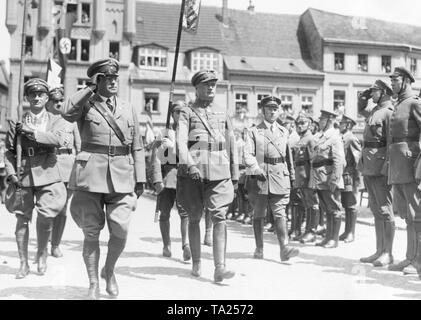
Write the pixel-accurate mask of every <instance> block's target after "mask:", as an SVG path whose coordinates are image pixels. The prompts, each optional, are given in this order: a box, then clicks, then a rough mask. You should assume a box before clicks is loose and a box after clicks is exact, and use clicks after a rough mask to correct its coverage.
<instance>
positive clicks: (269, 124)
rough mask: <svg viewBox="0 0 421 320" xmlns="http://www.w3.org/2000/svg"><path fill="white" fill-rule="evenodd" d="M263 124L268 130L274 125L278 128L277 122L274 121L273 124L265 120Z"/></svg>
mask: <svg viewBox="0 0 421 320" xmlns="http://www.w3.org/2000/svg"><path fill="white" fill-rule="evenodd" d="M263 123H264V124H265V126H266V128H268V129H270V127H271V126H272V125H273V126H274V127H276V125H275V123H276V121H274V122H273V123H270V122H268V121H266V120H263Z"/></svg>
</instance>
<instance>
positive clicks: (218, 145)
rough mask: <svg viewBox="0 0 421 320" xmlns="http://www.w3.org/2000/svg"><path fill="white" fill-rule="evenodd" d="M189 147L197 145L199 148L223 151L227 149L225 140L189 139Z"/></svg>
mask: <svg viewBox="0 0 421 320" xmlns="http://www.w3.org/2000/svg"><path fill="white" fill-rule="evenodd" d="M187 146H188V148H189V149H190V148H191V147H193V146H194V147H195V149H197V150H204V149H205V150H208V151H222V150H225V142H208V141H189V142H188V144H187Z"/></svg>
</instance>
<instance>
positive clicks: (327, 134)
mask: <svg viewBox="0 0 421 320" xmlns="http://www.w3.org/2000/svg"><path fill="white" fill-rule="evenodd" d="M335 134H338V129H335V127H332V128H330V129H327V131H326V132H324V133H323V136H325V137H326V138H330V137H332V136H334V135H335Z"/></svg>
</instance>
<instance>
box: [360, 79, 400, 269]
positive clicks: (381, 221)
mask: <svg viewBox="0 0 421 320" xmlns="http://www.w3.org/2000/svg"><path fill="white" fill-rule="evenodd" d="M392 95H393V91H392V89H391V88H390V87H389V86H388V85H387V84H386V83H384V82H383V81H382V80H376V81H375V83H374V84H373V85H372V86H371V87H370V88H369V89H367V90H365V91H363V92H362V93H361V94H359V95H358V112H359V113H360V114H361V115H362V116H364V117H365V118H366V119H365V122H366V125H365V128H364V132H363V149H362V152H361V158H360V161H359V163H358V167H357V169H358V170H359V171H360V172H361V174H362V175H363V179H364V185H365V187H366V189H367V192H368V202H369V205H370V210H371V212H372V213H373V216H374V229H375V233H376V252H375V253H374V254H373V255H371V256H368V257H364V258H361V259H360V261H361V262H364V263H375V264H376V265H378V266H381V265H386V264H390V263H392V262H393V256H392V247H393V239H394V235H395V218H394V215H393V209H392V186H391V185H389V184H388V181H387V174H388V173H387V167H388V160H387V140H388V134H389V125H390V118H391V116H392V113H393V105H392V102H391V96H392ZM369 99H372V100H373V102H374V103H375V104H376V105H375V106H374V107H373V108H371V109H370V108H367V106H368V100H369Z"/></svg>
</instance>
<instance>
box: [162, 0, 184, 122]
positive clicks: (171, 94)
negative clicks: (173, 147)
mask: <svg viewBox="0 0 421 320" xmlns="http://www.w3.org/2000/svg"><path fill="white" fill-rule="evenodd" d="M185 3H186V0H181V9H180V19H179V21H178V33H177V44H176V46H175V56H174V66H173V70H172V79H171V87H170V101H169V103H168V111H167V122H166V124H165V128H167V129H169V128H170V119H171V106H172V104H173V98H174V85H175V76H176V73H177V62H178V52H179V50H180V40H181V30H182V29H183V15H184V6H185Z"/></svg>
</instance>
